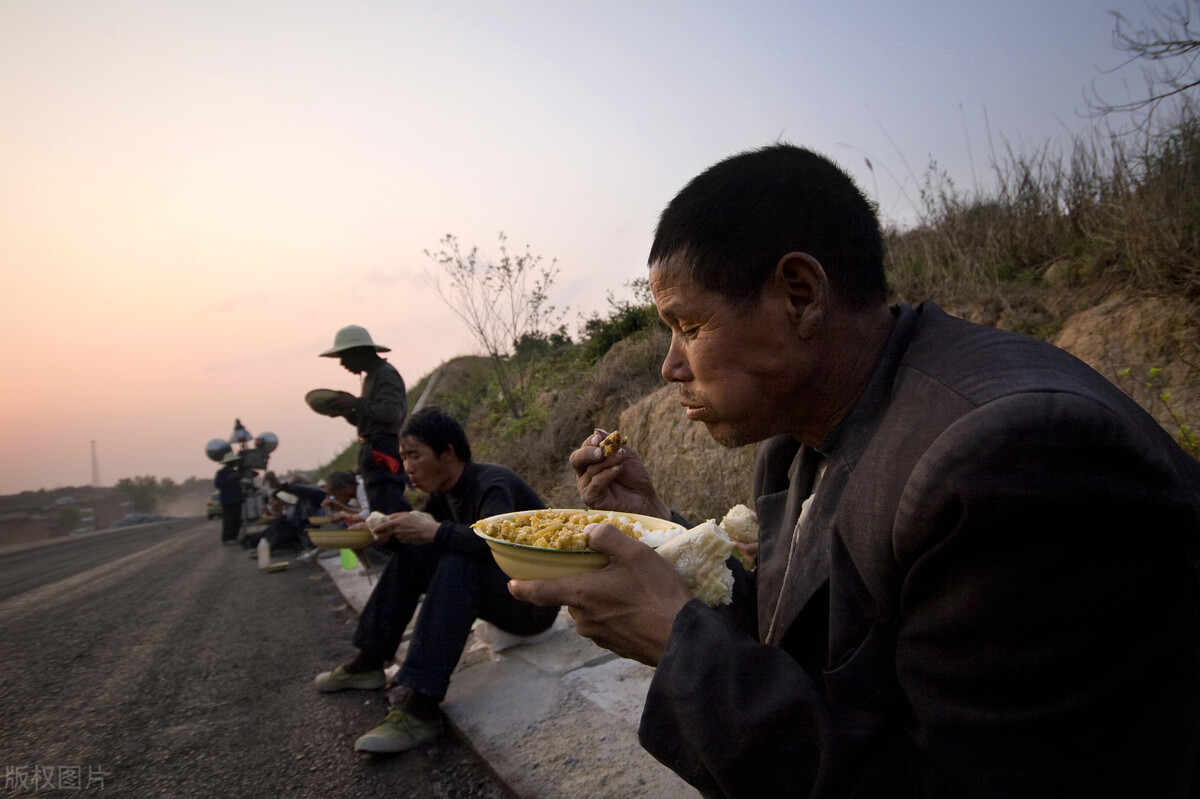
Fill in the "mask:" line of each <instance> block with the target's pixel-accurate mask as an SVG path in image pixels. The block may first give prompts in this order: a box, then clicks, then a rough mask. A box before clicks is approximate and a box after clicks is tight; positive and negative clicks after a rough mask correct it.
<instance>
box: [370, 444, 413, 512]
mask: <svg viewBox="0 0 1200 799" xmlns="http://www.w3.org/2000/svg"><path fill="white" fill-rule="evenodd" d="M376 453H379V454H380V455H382V456H384V457H382V458H378V459H377V458H376V455H375V454H376ZM388 459H391V460H390V461H389V460H388ZM393 467H395V471H393V470H392V468H393ZM358 471H359V473H360V474H361V475H362V478H363V488H365V489H366V491H367V503H368V504H369V505H370V506H371V510H373V511H376V510H377V511H379V512H380V513H383V514H388V513H399V512H400V511H402V510H412V505H410V504H409V502H408V500H407V499H406V498H405V496H404V489H405V487H407V485H408V478H407V476H406V475H405V474H404V467H403V466H402V465H401V461H400V437H399V436H386V435H385V436H376V437H374V438H372V439H371V440H370V441H364V442H362V444H360V445H359V449H358Z"/></svg>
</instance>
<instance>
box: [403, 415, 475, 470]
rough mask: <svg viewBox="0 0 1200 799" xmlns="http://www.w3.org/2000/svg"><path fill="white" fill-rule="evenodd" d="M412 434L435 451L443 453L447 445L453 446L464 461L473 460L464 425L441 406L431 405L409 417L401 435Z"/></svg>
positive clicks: (459, 457) (456, 453)
mask: <svg viewBox="0 0 1200 799" xmlns="http://www.w3.org/2000/svg"><path fill="white" fill-rule="evenodd" d="M405 436H412V437H413V438H415V439H416V440H417V441H420V442H421V443H422V444H424V445H425V446H427V447H429V448H430V449H432V450H433V451H434V452H435V453H437V454H439V455H440V454H441V453H443V452H445V451H446V447H453V449H454V454H455V455H456V456H457V457H458V459H459V460H460V461H462V462H463V463H470V462H471V445H470V444H468V443H467V434H466V433H465V432H464V431H463V428H462V425H461V424H459V423H458V420H457V419H455V418H454V417H453V416H451V415H450V414H448V413H446V412H445V411H443V410H442V409H441V408H435V407H433V406H430V407H428V408H422V409H421V410H419V411H417V412H416V413H414V414H413V415H412V416H410V417H408V421H407V422H405V423H404V429H402V430H401V431H400V437H401V438H404V437H405Z"/></svg>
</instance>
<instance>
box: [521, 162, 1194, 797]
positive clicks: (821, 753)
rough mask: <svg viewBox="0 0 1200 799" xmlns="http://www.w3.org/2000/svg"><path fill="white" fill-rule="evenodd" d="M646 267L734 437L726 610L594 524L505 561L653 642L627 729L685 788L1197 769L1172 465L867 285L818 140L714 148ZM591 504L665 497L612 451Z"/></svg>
mask: <svg viewBox="0 0 1200 799" xmlns="http://www.w3.org/2000/svg"><path fill="white" fill-rule="evenodd" d="M649 262H650V271H649V279H650V287H651V290H652V291H653V294H654V299H655V303H656V305H657V306H658V312H659V315H660V316H661V317H662V319H663V320H664V322H665V323H666V324H667V326H668V327H669V328H670V330H671V343H670V346H669V348H668V351H667V354H666V357H665V359H664V361H663V364H662V374H663V377H664V378H665V379H667V380H668V381H670V382H672V383H674V384H676V385H677V386H678V388H679V401H680V404H681V405H682V406H683V413H684V414H685V415H686V417H687V418H688V419H689V420H691V421H694V422H700V423H702V424H704V426H705V427H706V428H707V430H708V432H709V434H710V435H711V436H712V437H713V438H714V439H716V440H717V441H718V442H720V443H722V444H724V445H726V446H740V445H744V444H750V443H755V442H761V443H760V444H759V448H758V455H757V468H756V471H755V479H754V496H755V498H756V502H755V508H754V509H755V511H756V512H757V515H758V520H759V522H760V534H759V543H760V549H759V553H758V561H757V562H758V567H757V570H756V572H755V573H754V574H747V573H744V572H742V571H741V570H739V571H738V575H739V579H738V583H737V586H735V588H740V589H742V590H743V591H744V593H738V592H737V591H736V590H735V595H734V600H733V603H732V605H731V606H730V609H731V611H732V613H731V614H729V615H726V614H723V613H718V612H716V611H714V610H712V609H710V608H708V607H706V606H705V605H704V604H703V603H701V602H699V601H697V600H694V599H693V598H692V597H691V596H690V595H689V593H688V591H687V590H686V587H685V586H684V585H683V584H682V582H681V580H680V579H679V578H678V577H677V576H676V574H675V573H674V571H673V570H672V569H671V568H670V566H669V564H667V563H665V562H664V561H663V559H662V558H659V557H657V556H656V555H655V553H654V552H653V551H652V550H650V549H649V548H647V547H645V546H643V545H641V544H640V543H639V542H637V541H632V540H630V539H629V538H627V537H626V536H623V535H621V534H620V533H619V532H618V531H616V530H615V529H614V528H612V527H611V526H607V525H598V526H597V529H596V531H595V532H593V533H592V534H591V536H590V538H589V543H590V545H591V546H592V548H594V549H596V550H599V551H602V552H605V553H606V554H609V555H610V556H611V557H612V566H611V567H610V568H608V569H606V570H604V571H600V572H594V573H591V574H586V575H577V576H570V577H564V578H561V579H559V580H551V581H513V583H512V584H511V586H510V588H511V590H512V592H513V594H514V595H515V596H517V597H519V598H521V599H525V600H528V601H531V602H547V603H560V602H569V603H570V605H571V608H570V612H571V615H572V616H573V617H574V618H575V620H576V630H577V631H579V632H580V633H581V634H583V635H586V636H588V637H590V638H592V639H593V640H595V641H596V642H597V643H600V644H601V645H603V646H606V647H608V648H609V649H611V650H613V651H615V652H617V653H618V654H621V655H624V656H626V657H632V658H636V659H638V660H640V661H642V662H644V663H647V664H651V665H655V666H657V669H656V671H655V674H654V677H653V679H652V681H651V684H650V688H649V691H648V693H647V697H646V705H645V708H644V710H643V713H642V718H641V726H640V728H639V739H640V741H641V743H642V745H643V746H644V747H645V748H646V749H647V750H648V751H650V752H651V753H652V754H653V755H654V756H655V757H657V758H658V759H659V760H660V761H662V762H663V763H665V764H666V765H668V766H669V767H670V768H672V769H673V770H674V771H676V772H677V773H678V774H680V775H681V776H682V777H684V778H685V779H686V780H688V781H689V782H690V783H691V784H692V785H694V786H695V787H697V788H698V789H699V790H700V791H701V792H702V793H703V794H704V795H706V796H710V797H754V798H755V799H757V797H766V796H805V797H828V798H832V797H872V798H877V797H933V796H937V797H949V796H954V797H1011V798H1013V799H1016V798H1018V797H1020V799H1027V798H1028V797H1065V796H1081V797H1082V796H1086V797H1089V799H1096V798H1097V797H1106V798H1110V799H1117V798H1118V797H1121V798H1125V797H1142V796H1144V797H1151V796H1153V797H1156V799H1163V797H1185V796H1186V797H1194V796H1197V795H1200V757H1198V754H1200V464H1198V463H1197V462H1196V461H1195V460H1193V459H1192V458H1190V457H1189V456H1188V455H1187V454H1186V453H1185V452H1184V451H1183V450H1182V449H1181V448H1180V447H1179V446H1178V444H1177V443H1176V442H1175V441H1174V440H1172V438H1171V436H1170V434H1169V433H1167V431H1165V430H1164V429H1163V428H1162V427H1161V426H1160V425H1159V424H1158V423H1157V422H1156V421H1155V420H1154V419H1153V418H1152V417H1151V416H1150V415H1149V414H1147V413H1146V412H1145V411H1144V410H1143V409H1142V408H1140V407H1139V406H1138V405H1137V404H1135V403H1134V402H1133V401H1132V400H1131V399H1129V397H1127V396H1126V395H1125V394H1124V393H1122V392H1121V391H1120V390H1119V389H1117V388H1116V387H1115V386H1114V385H1112V384H1111V383H1110V382H1108V381H1107V380H1105V379H1104V378H1103V377H1102V376H1101V375H1099V374H1097V373H1096V372H1095V371H1093V370H1092V369H1091V368H1089V367H1088V366H1087V365H1085V364H1084V363H1082V362H1081V361H1079V360H1077V359H1076V358H1074V357H1072V356H1071V355H1069V354H1067V353H1065V352H1063V351H1062V350H1060V349H1057V348H1055V347H1053V346H1051V345H1049V344H1047V343H1045V342H1040V341H1035V340H1033V339H1031V338H1028V337H1025V336H1019V335H1016V334H1014V333H1011V332H1007V331H1002V330H995V329H992V328H987V327H983V326H980V325H975V324H971V323H970V322H967V321H965V320H962V319H957V318H954V317H952V316H951V315H949V314H947V313H945V312H943V311H942V310H941V309H940V308H938V307H937V306H936V305H934V304H932V303H930V302H924V303H921V304H919V305H917V306H915V307H911V306H909V305H907V304H905V303H897V304H894V305H889V304H888V287H887V280H886V276H885V273H884V259H883V244H882V236H881V234H880V229H879V224H878V221H877V219H876V217H875V212H874V209H873V208H872V205H871V203H870V202H869V201H868V199H867V198H866V197H865V196H864V195H863V194H862V192H861V191H860V190H859V189H858V188H857V187H856V186H855V185H854V182H853V180H852V179H851V178H850V177H849V176H848V175H847V174H846V173H845V172H844V171H842V170H841V169H840V168H838V167H837V166H836V165H834V164H833V163H832V162H831V161H829V160H828V159H826V158H824V157H822V156H819V155H817V154H815V153H813V152H811V151H808V150H804V149H801V148H798V147H793V146H790V145H784V144H778V145H774V146H770V147H765V148H763V149H761V150H755V151H751V152H747V153H742V154H739V155H736V156H733V157H731V158H729V159H726V160H725V161H722V162H720V163H718V164H716V165H714V166H712V167H710V168H709V169H708V170H706V171H705V172H704V173H702V174H701V175H699V176H698V177H696V178H695V179H694V180H692V181H691V182H690V183H689V184H688V185H687V186H686V187H685V188H684V189H683V190H682V191H680V192H679V194H678V195H676V197H675V198H674V199H673V200H672V201H671V202H670V204H668V206H667V208H666V209H665V210H664V211H663V214H662V216H661V218H660V220H659V224H658V228H657V231H656V233H655V238H654V243H653V245H652V247H651V252H650V259H649ZM599 444H600V437H599V436H591V437H589V438H588V439H587V440H586V441H585V442H584V443H583V445H582V446H580V447H579V448H578V449H577V450H576V451H575V452H574V453H572V455H571V464H572V466H573V467H574V468H575V471H576V474H577V476H578V484H579V489H580V495H581V497H582V498H583V500H584V502H585V503H586V504H587V505H588V506H589V507H594V508H601V509H606V510H618V511H630V512H640V513H646V514H652V515H656V516H663V515H664V514H665V513H666V511H667V506H666V504H665V503H664V502H663V500H662V499H661V498H660V497H659V496H658V494H657V492H656V490H655V488H654V486H653V485H652V483H651V481H650V479H649V477H648V475H647V473H646V471H645V469H644V468H643V466H642V464H641V462H640V460H639V459H638V458H637V456H636V454H635V453H633V452H632V451H631V450H629V449H624V450H622V451H620V452H618V453H616V454H614V455H612V456H605V455H604V454H603V452H602V451H601V449H600V446H599Z"/></svg>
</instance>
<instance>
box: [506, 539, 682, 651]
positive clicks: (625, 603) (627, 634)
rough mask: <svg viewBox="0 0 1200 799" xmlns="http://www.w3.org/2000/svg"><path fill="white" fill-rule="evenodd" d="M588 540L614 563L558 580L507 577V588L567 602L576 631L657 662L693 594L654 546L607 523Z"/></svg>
mask: <svg viewBox="0 0 1200 799" xmlns="http://www.w3.org/2000/svg"><path fill="white" fill-rule="evenodd" d="M588 545H589V546H590V547H591V548H592V549H595V550H597V551H599V552H603V553H605V554H607V555H608V556H609V557H610V558H611V559H612V563H611V564H610V565H609V566H608V567H606V568H604V569H602V570H601V571H598V572H589V573H587V574H575V575H571V576H569V577H560V578H558V579H557V580H510V581H509V583H508V590H509V592H510V593H511V594H512V595H513V596H514V597H516V598H517V599H520V600H522V601H525V602H531V603H533V604H535V605H543V606H553V605H566V606H567V607H568V612H569V613H570V614H571V617H572V618H573V619H575V629H576V631H577V632H578V633H579V634H580V635H582V636H585V637H587V638H591V639H592V640H593V641H595V642H596V643H597V644H599V645H600V646H602V647H604V648H605V649H608V650H611V651H612V652H615V653H617V654H618V655H620V656H621V657H626V658H633V659H634V660H637V661H640V662H642V663H645V664H647V665H650V666H657V665H658V662H659V660H661V659H662V654H663V650H664V649H665V648H666V645H667V638H668V636H670V634H671V626H672V624H674V622H675V617H676V616H677V615H678V614H679V611H680V610H681V609H682V608H683V606H684V605H686V604H687V603H688V602H690V601H691V599H692V594H691V592H690V591H688V587H687V584H686V583H684V581H683V578H682V577H680V576H679V575H678V574H677V573H676V572H675V569H674V567H672V566H671V564H670V563H668V562H667V561H666V560H664V559H663V558H661V557H659V556H658V555H657V554H656V553H655V552H654V550H653V549H651V548H650V547H648V546H646V545H645V544H643V543H642V542H640V541H634V540H633V539H632V538H630V537H629V536H627V535H625V534H624V533H622V532H621V531H620V530H618V529H617V528H616V527H613V526H612V525H611V524H596V525H591V526H590V527H589V528H588Z"/></svg>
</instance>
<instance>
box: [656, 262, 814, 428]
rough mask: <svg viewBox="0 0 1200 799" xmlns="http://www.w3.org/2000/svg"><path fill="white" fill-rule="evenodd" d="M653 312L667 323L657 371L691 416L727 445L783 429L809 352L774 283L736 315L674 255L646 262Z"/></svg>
mask: <svg viewBox="0 0 1200 799" xmlns="http://www.w3.org/2000/svg"><path fill="white" fill-rule="evenodd" d="M650 289H651V291H652V292H653V293H654V300H655V304H656V305H657V306H658V314H659V316H660V317H662V320H663V321H664V322H665V323H666V324H667V327H669V328H670V329H671V347H670V349H669V350H668V351H667V357H666V358H665V359H664V360H663V365H662V375H663V377H664V378H665V379H666V380H668V381H670V382H673V383H678V384H679V402H680V404H681V405H683V406H684V408H685V414H686V416H687V418H688V419H689V420H690V421H693V422H703V423H704V426H705V427H706V428H707V429H708V432H709V435H711V436H712V437H713V438H714V439H715V440H716V441H717V442H719V443H721V444H724V445H725V446H727V447H736V446H742V445H744V444H749V443H753V442H755V441H761V440H763V439H764V438H768V437H770V436H773V435H779V434H780V433H782V432H785V431H786V430H787V429H788V428H789V426H790V423H791V422H790V420H789V419H788V416H789V415H791V414H794V413H795V412H796V411H797V410H798V409H801V408H802V407H803V399H802V395H803V394H804V391H803V388H802V386H803V382H804V381H803V380H802V379H799V380H798V379H797V378H798V377H802V376H803V374H804V373H805V369H806V367H811V364H810V363H806V361H808V360H810V359H811V355H810V354H809V353H806V352H804V347H803V346H802V345H801V343H800V341H799V337H798V336H797V335H796V334H795V329H794V327H793V326H792V324H791V323H790V321H789V318H788V315H787V313H786V309H785V307H784V305H783V303H782V302H780V301H779V300H778V298H777V297H776V296H775V295H774V292H773V291H772V286H771V285H770V284H769V285H768V286H767V287H766V288H764V291H763V295H762V296H761V297H760V301H759V305H758V307H757V308H756V309H755V310H753V311H751V312H749V313H747V314H745V315H743V316H739V315H738V314H737V313H735V311H734V310H733V308H731V307H730V306H729V304H728V303H727V302H726V301H725V299H724V298H723V297H721V296H720V295H718V294H716V293H715V292H711V291H707V290H705V289H703V288H701V287H700V286H699V285H697V284H696V283H693V282H692V281H691V280H690V279H689V278H688V277H687V275H686V272H685V270H684V269H682V268H679V265H678V262H677V260H676V259H675V258H672V259H668V260H667V261H666V262H665V263H656V264H654V265H653V266H652V267H651V269H650Z"/></svg>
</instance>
